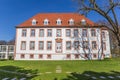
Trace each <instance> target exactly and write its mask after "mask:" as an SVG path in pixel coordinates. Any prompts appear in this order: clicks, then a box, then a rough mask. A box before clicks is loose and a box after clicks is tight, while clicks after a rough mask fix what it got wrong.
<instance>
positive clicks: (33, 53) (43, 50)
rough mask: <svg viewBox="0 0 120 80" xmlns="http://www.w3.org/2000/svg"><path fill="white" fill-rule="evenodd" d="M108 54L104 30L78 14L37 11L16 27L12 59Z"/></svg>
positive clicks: (100, 55)
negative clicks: (38, 12)
mask: <svg viewBox="0 0 120 80" xmlns="http://www.w3.org/2000/svg"><path fill="white" fill-rule="evenodd" d="M79 23H80V24H79ZM110 56H111V54H110V42H109V32H108V30H107V29H106V28H104V27H100V26H95V25H94V23H93V22H92V21H90V20H89V19H87V18H85V17H84V16H83V15H80V14H76V13H45V14H37V15H35V16H33V17H32V18H30V19H29V20H27V21H25V22H24V23H22V24H20V25H18V26H17V28H16V44H15V54H14V59H15V60H87V59H94V60H95V59H104V58H109V57H110Z"/></svg>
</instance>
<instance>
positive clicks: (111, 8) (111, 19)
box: [77, 0, 120, 47]
mask: <svg viewBox="0 0 120 80" xmlns="http://www.w3.org/2000/svg"><path fill="white" fill-rule="evenodd" d="M77 2H78V5H79V10H78V11H79V12H80V13H83V14H88V13H89V12H91V11H94V12H96V13H98V14H100V15H101V16H103V17H104V18H105V20H106V21H107V22H108V23H109V24H110V26H107V25H105V24H104V26H106V27H107V28H108V29H109V30H110V31H112V32H113V34H114V36H115V38H116V39H117V42H118V46H119V47H120V30H119V21H118V17H117V16H118V15H117V13H120V10H119V7H120V0H77ZM116 9H118V10H117V12H116Z"/></svg>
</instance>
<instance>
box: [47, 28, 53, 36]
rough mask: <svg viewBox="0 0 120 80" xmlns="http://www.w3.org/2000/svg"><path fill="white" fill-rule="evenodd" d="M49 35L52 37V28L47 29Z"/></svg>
mask: <svg viewBox="0 0 120 80" xmlns="http://www.w3.org/2000/svg"><path fill="white" fill-rule="evenodd" d="M47 35H48V37H51V36H52V29H48V30H47Z"/></svg>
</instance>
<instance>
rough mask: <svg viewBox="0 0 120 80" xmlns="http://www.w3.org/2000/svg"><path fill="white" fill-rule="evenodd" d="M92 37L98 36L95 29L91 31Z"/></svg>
mask: <svg viewBox="0 0 120 80" xmlns="http://www.w3.org/2000/svg"><path fill="white" fill-rule="evenodd" d="M91 36H93V37H94V36H96V31H95V29H91Z"/></svg>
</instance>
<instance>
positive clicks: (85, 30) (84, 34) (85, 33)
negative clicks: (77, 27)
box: [82, 29, 87, 37]
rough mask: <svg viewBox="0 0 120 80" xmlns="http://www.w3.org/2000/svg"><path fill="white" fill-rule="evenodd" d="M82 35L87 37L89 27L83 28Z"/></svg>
mask: <svg viewBox="0 0 120 80" xmlns="http://www.w3.org/2000/svg"><path fill="white" fill-rule="evenodd" d="M82 36H83V37H87V29H83V30H82Z"/></svg>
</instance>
